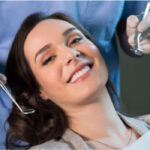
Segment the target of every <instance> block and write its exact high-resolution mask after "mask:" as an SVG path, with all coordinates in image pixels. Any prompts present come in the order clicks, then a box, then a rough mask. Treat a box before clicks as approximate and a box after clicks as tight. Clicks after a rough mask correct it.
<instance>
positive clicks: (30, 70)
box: [6, 13, 150, 150]
mask: <svg viewBox="0 0 150 150" xmlns="http://www.w3.org/2000/svg"><path fill="white" fill-rule="evenodd" d="M6 76H7V79H8V85H9V86H10V88H11V90H12V94H13V96H14V97H15V99H16V101H17V103H18V104H19V105H20V106H21V107H22V108H23V109H28V108H32V109H34V110H35V113H33V114H29V115H24V114H22V113H21V112H20V111H19V110H18V108H17V107H16V106H15V105H14V106H13V109H12V112H11V114H10V116H9V118H8V123H9V130H8V132H7V137H6V147H7V149H16V148H19V149H21V148H22V149H49V150H104V149H105V150H115V149H117V150H118V149H124V148H128V147H130V146H132V145H134V144H135V143H137V142H138V141H139V140H140V139H141V138H142V137H144V138H145V137H146V138H147V136H145V134H147V133H149V134H150V132H149V128H150V126H149V124H148V123H150V116H149V115H145V116H142V117H136V118H133V117H129V116H127V115H125V114H123V112H122V111H121V109H120V110H118V109H117V108H116V107H115V104H114V96H113V95H116V92H115V90H114V88H113V85H112V84H111V82H110V80H109V73H108V69H107V66H106V64H105V61H104V59H103V57H102V55H101V53H100V49H99V47H98V45H97V44H96V41H95V40H94V39H93V38H92V36H91V35H90V34H89V33H88V32H87V31H86V30H85V29H84V28H83V27H82V26H81V25H79V24H78V23H76V22H75V21H74V20H72V19H71V18H70V17H69V16H67V15H65V14H62V13H55V14H51V15H50V16H46V15H44V14H42V13H36V14H32V15H30V16H28V18H26V19H25V20H24V22H23V23H22V25H21V27H20V29H19V30H18V32H17V34H16V36H15V39H14V41H13V44H12V47H11V50H10V53H9V56H8V61H7V65H6ZM116 97H117V95H116ZM149 136H150V135H149ZM148 144H149V143H148ZM148 144H143V146H150V145H148Z"/></svg>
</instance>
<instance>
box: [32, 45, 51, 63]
mask: <svg viewBox="0 0 150 150" xmlns="http://www.w3.org/2000/svg"><path fill="white" fill-rule="evenodd" d="M50 47H51V44H46V45H45V46H43V47H42V48H41V49H40V50H39V51H38V52H37V53H36V55H35V62H36V58H37V56H38V55H40V54H41V53H43V52H44V51H45V50H47V49H49V48H50Z"/></svg>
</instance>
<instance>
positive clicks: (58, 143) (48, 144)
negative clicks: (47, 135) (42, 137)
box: [29, 140, 72, 150]
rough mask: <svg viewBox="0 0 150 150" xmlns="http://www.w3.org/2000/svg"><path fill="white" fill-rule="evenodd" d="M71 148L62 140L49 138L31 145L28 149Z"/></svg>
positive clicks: (54, 149)
mask: <svg viewBox="0 0 150 150" xmlns="http://www.w3.org/2000/svg"><path fill="white" fill-rule="evenodd" d="M46 149H47V150H72V149H71V147H70V146H69V145H68V144H67V143H65V142H64V141H63V140H59V141H55V140H49V141H47V142H45V143H42V144H40V145H37V146H33V147H31V148H30V149H29V150H46Z"/></svg>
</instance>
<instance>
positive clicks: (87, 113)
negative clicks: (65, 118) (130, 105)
mask: <svg viewBox="0 0 150 150" xmlns="http://www.w3.org/2000/svg"><path fill="white" fill-rule="evenodd" d="M102 93H103V94H102V95H101V96H100V97H99V98H98V100H96V101H94V102H93V103H91V104H89V105H86V106H84V107H83V106H82V107H81V108H78V109H76V110H75V111H72V112H69V123H70V129H72V130H73V131H74V132H76V133H78V134H79V135H81V136H82V137H83V138H85V139H88V140H94V139H97V138H101V137H112V138H114V137H116V136H118V137H124V136H125V134H126V132H127V128H126V126H125V125H124V124H123V122H122V121H121V119H120V118H119V116H118V114H117V112H116V110H115V108H114V106H113V104H112V101H111V98H110V96H109V94H108V91H107V89H106V88H104V91H102Z"/></svg>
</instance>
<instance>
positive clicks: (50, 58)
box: [42, 56, 55, 66]
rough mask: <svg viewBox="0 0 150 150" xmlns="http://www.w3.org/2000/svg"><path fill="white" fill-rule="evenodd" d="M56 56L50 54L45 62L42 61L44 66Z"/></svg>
mask: <svg viewBox="0 0 150 150" xmlns="http://www.w3.org/2000/svg"><path fill="white" fill-rule="evenodd" d="M54 58H55V56H50V57H48V58H47V59H46V60H44V62H43V63H42V66H45V65H47V64H48V63H49V62H50V61H52V60H53V59H54Z"/></svg>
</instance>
